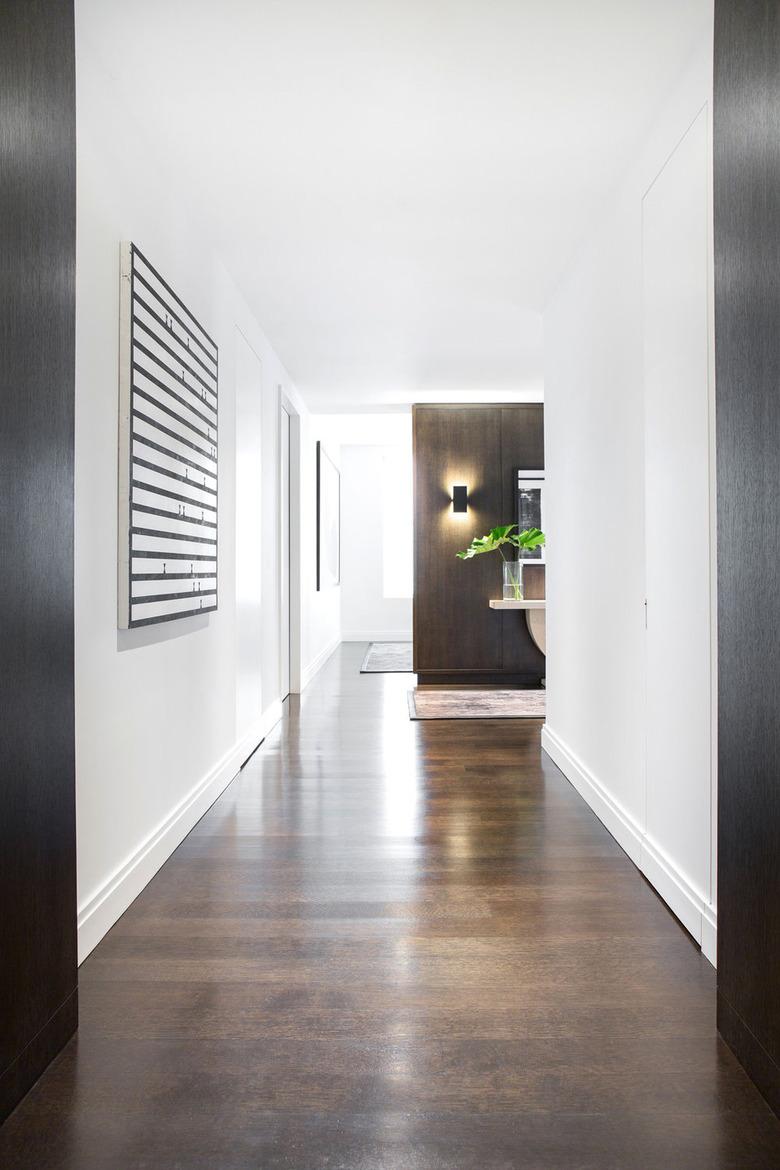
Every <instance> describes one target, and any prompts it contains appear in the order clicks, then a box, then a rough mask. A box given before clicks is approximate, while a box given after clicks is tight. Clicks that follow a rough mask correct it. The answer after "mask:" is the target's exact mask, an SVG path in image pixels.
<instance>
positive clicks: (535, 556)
mask: <svg viewBox="0 0 780 1170" xmlns="http://www.w3.org/2000/svg"><path fill="white" fill-rule="evenodd" d="M543 493H544V471H518V473H517V511H516V517H515V522H516V524H517V531H518V532H524V531H525V530H526V528H540V529H541V531H542V532H544V501H543ZM518 556H519V557H520V559H521V560H524V561H543V560H544V545H543V544H542V545H539V547H538V548H534V549H530V550H524V549H520V550H519V551H518Z"/></svg>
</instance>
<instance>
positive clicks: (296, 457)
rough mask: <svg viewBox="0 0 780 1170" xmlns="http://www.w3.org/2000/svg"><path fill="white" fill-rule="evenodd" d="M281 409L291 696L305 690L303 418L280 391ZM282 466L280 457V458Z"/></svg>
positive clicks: (290, 400)
mask: <svg viewBox="0 0 780 1170" xmlns="http://www.w3.org/2000/svg"><path fill="white" fill-rule="evenodd" d="M279 408H280V419H279V421H280V423H281V409H282V408H284V409H285V410H286V411H287V413H288V415H289V416H290V694H291V695H298V694H300V692H301V691H302V690H303V683H302V673H303V672H302V666H301V541H300V532H301V414H300V411H299V409H298V407H297V406H296V405H295V403H294V402H293V400H292V398H291V397H290V396H289V394H288V393H287V392H286V391H285V390H284V388H283V387H281V386H280V387H279ZM280 463H281V457H280Z"/></svg>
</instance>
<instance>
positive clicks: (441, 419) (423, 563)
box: [414, 404, 544, 683]
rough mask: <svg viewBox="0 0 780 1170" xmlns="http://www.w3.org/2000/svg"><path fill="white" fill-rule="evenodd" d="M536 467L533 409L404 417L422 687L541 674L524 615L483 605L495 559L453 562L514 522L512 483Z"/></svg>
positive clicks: (494, 586) (491, 593)
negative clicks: (410, 443)
mask: <svg viewBox="0 0 780 1170" xmlns="http://www.w3.org/2000/svg"><path fill="white" fill-rule="evenodd" d="M543 466H544V408H543V407H542V406H541V405H539V404H518V405H511V406H416V407H415V408H414V467H415V587H414V668H415V670H416V671H417V673H418V674H419V675H420V676H421V677H423V678H424V681H435V679H437V678H439V679H441V680H442V681H444V680H449V681H457V680H462V681H470V678H471V677H473V678H474V679H475V680H479V679H480V678H481V679H483V680H484V681H491V680H496V681H501V680H509V679H512V680H514V681H517V682H520V683H535V682H538V679H539V678H540V677H541V676H542V675H543V674H544V656H543V655H542V654H540V653H539V651H538V650H537V649H536V647H535V646H534V644H533V642H532V641H531V638H530V635H529V634H528V630H527V628H526V625H525V616H524V614H522V613H501V612H497V611H494V610H491V609H490V607H489V605H488V602H489V601H490V599H491V598H494V597H500V596H501V562H500V559H499V557H498V555H497V554H496V555H493V554H491V555H489V556H484V557H477V558H475V559H474V560H473V561H469V562H463V561H459V560H458V559H457V558H456V556H455V554H456V552H457V551H458V550H459V549H462V548H465V547H466V546H467V545H468V544H469V543H470V541H471V539H472V538H473V537H474V536H480V535H482V534H483V533H485V532H487V531H488V530H489V529H490V528H492V527H494V526H495V525H496V524H501V523H509V522H510V521H512V520H514V516H515V496H514V489H513V482H514V473H515V472H516V471H517V470H518V468H520V467H524V468H529V467H543ZM455 484H466V485H467V486H468V489H469V507H468V512H467V513H465V515H457V514H454V513H453V511H452V504H451V495H452V488H453V486H454V485H455Z"/></svg>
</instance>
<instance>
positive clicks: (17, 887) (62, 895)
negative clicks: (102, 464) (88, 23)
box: [0, 0, 76, 1120]
mask: <svg viewBox="0 0 780 1170" xmlns="http://www.w3.org/2000/svg"><path fill="white" fill-rule="evenodd" d="M74 78H75V63H74V26H73V5H72V3H70V2H68V0H61V2H60V3H57V4H43V3H31V2H30V0H6V2H5V3H3V5H2V8H0V108H2V110H3V111H4V112H5V114H6V115H7V116H5V117H4V119H3V128H2V136H3V144H2V155H3V180H2V184H0V186H1V187H2V194H0V224H2V233H3V285H4V295H3V298H2V303H1V305H0V329H1V331H2V342H1V343H0V368H1V369H2V382H3V403H2V411H0V478H1V482H2V488H1V490H0V540H1V542H2V557H3V605H2V608H1V609H0V645H2V653H3V669H2V672H0V725H2V735H0V1120H1V1119H2V1118H3V1117H4V1116H5V1115H6V1114H7V1113H8V1112H9V1111H10V1110H11V1109H12V1108H13V1107H14V1105H15V1104H16V1103H17V1101H18V1100H19V1099H20V1098H21V1097H22V1096H23V1094H24V1093H25V1092H26V1091H27V1089H28V1088H29V1087H30V1086H31V1085H32V1083H33V1082H34V1081H35V1080H36V1079H37V1078H38V1076H39V1075H40V1074H41V1072H42V1071H43V1069H44V1068H45V1067H46V1065H47V1064H48V1062H49V1060H51V1058H52V1057H53V1056H54V1055H55V1053H56V1052H57V1051H58V1050H59V1049H60V1048H61V1047H62V1045H63V1043H64V1042H65V1040H66V1039H67V1038H68V1036H70V1034H71V1033H72V1032H73V1030H74V1028H75V1026H76V827H75V793H74V699H73V411H74V337H75V248H76V141H75V129H76V127H75V84H74ZM11 111H12V114H11Z"/></svg>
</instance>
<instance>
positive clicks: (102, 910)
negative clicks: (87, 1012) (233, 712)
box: [78, 699, 282, 963]
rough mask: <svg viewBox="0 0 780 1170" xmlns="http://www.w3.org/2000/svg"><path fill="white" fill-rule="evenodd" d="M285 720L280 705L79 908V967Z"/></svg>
mask: <svg viewBox="0 0 780 1170" xmlns="http://www.w3.org/2000/svg"><path fill="white" fill-rule="evenodd" d="M281 717H282V704H281V702H280V701H279V700H278V699H277V700H276V701H275V702H274V703H272V704H271V705H270V707H268V709H267V710H266V711H264V712H263V714H262V715H261V716H260V718H259V719H258V720H257V722H256V724H255V726H254V727H253V728H252V730H251V731H250V732H249V733H248V734H247V735H245V736H243V737H242V738H241V739H240V740H239V741H238V742H237V743H235V744H234V745H233V747H232V748H230V750H229V751H228V752H226V753H225V755H224V756H223V757H222V759H221V760H219V761H218V763H217V764H215V765H214V767H213V768H212V769H211V770H210V771H209V772H208V773H207V774H206V776H204V777H203V778H202V779H201V780H200V781H199V782H198V783H197V784H196V785H195V787H194V788H192V789H191V790H190V792H189V793H188V794H187V795H186V796H185V797H184V799H183V800H182V801H180V802H179V804H177V805H176V806H175V808H173V809H172V810H171V812H170V813H169V814H168V816H167V817H165V818H164V819H163V820H162V821H161V822H160V824H158V825H157V827H156V828H155V829H153V830H152V832H151V833H150V834H149V835H148V836H147V837H146V838H145V839H144V840H143V841H142V842H141V844H140V845H139V846H138V847H137V848H136V849H135V850H134V851H133V852H132V853H131V854H130V856H129V857H127V858H126V859H125V860H124V861H123V862H122V864H121V865H119V866H118V867H117V868H116V869H115V870H114V872H113V873H112V874H111V875H110V876H109V877H108V878H107V879H106V881H105V882H103V884H102V885H101V886H99V887H98V889H97V890H95V891H94V892H93V893H92V894H91V895H90V896H89V897H88V898H86V899H85V900H84V901H83V902H82V903H81V904H80V906H79V910H78V961H79V963H83V961H84V959H86V957H87V955H89V953H90V952H91V951H92V950H94V948H95V947H96V946H97V944H98V943H99V942H100V940H101V939H102V938H103V936H104V935H105V934H106V933H107V932H108V931H109V930H110V929H111V927H112V926H113V925H114V923H115V922H117V921H118V919H119V918H121V916H122V915H123V914H124V912H125V910H127V908H128V906H130V904H131V903H132V902H133V901H134V900H135V899H136V898H137V897H138V895H139V894H140V893H141V891H142V890H143V889H144V887H145V886H146V885H147V884H148V883H149V882H150V881H151V879H152V878H153V877H154V875H155V874H156V873H157V871H158V869H160V867H161V866H162V865H163V864H164V863H165V862H166V861H167V860H168V858H169V857H170V856H171V854H172V853H173V851H174V850H175V849H176V848H177V847H178V846H179V845H180V844H181V842H182V841H183V840H184V838H185V837H186V836H187V834H188V833H189V832H190V830H191V829H192V828H193V827H194V826H195V825H196V824H197V823H198V821H199V820H200V818H201V817H202V816H203V814H204V813H205V812H206V811H207V810H208V809H209V808H210V807H211V805H212V804H213V803H214V801H215V800H216V799H217V797H219V796H220V795H221V794H222V793H223V792H224V790H225V789H226V788H227V786H228V784H230V782H231V780H234V779H235V777H236V776H237V775H238V772H239V770H240V768H241V765H242V764H243V763H244V761H245V760H246V759H247V757H248V756H250V755H251V754H252V752H253V751H254V750H255V748H256V747H257V746H258V744H259V743H261V742H262V740H263V739H265V737H266V736H267V735H268V733H269V731H270V730H271V728H272V727H274V725H275V724H276V723H278V722H279V720H280V719H281Z"/></svg>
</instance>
